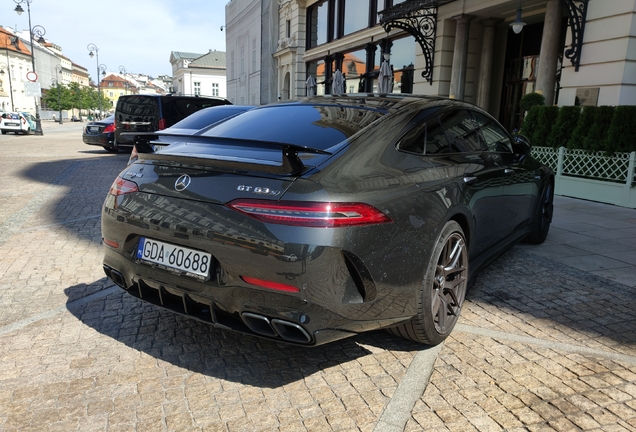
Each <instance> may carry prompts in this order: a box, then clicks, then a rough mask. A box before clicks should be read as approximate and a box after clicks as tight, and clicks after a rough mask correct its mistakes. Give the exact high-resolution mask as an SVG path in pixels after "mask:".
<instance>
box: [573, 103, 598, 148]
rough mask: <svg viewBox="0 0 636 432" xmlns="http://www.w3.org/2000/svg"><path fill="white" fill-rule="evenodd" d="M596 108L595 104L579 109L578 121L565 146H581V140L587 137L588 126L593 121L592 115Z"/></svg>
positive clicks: (590, 125)
mask: <svg viewBox="0 0 636 432" xmlns="http://www.w3.org/2000/svg"><path fill="white" fill-rule="evenodd" d="M597 109H598V107H596V106H584V107H583V111H581V115H580V116H579V122H578V124H577V125H576V128H574V131H573V132H572V137H571V138H570V140H569V141H568V145H567V147H568V148H569V149H582V148H583V141H585V137H587V134H588V133H589V131H590V127H592V123H594V115H595V114H596V110H597Z"/></svg>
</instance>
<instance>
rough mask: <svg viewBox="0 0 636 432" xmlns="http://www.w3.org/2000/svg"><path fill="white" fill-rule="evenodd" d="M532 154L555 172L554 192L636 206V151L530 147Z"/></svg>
mask: <svg viewBox="0 0 636 432" xmlns="http://www.w3.org/2000/svg"><path fill="white" fill-rule="evenodd" d="M532 156H533V157H534V158H535V159H537V160H538V161H540V162H541V163H543V164H544V165H547V166H549V167H550V168H552V169H553V170H554V172H555V173H556V178H555V180H556V182H555V191H554V192H555V193H556V194H557V195H564V196H569V197H574V198H582V199H587V200H590V201H598V202H603V203H608V204H615V205H619V206H622V207H630V208H636V177H635V173H634V166H635V164H636V152H631V153H615V154H614V155H613V156H606V155H605V152H593V151H587V150H578V149H577V150H568V149H566V148H565V147H560V148H559V149H558V150H555V149H553V148H550V147H533V148H532Z"/></svg>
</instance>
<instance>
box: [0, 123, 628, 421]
mask: <svg viewBox="0 0 636 432" xmlns="http://www.w3.org/2000/svg"><path fill="white" fill-rule="evenodd" d="M72 126H76V125H72ZM70 127H71V126H69V128H70ZM78 130H79V129H78ZM78 130H76V131H75V134H69V135H67V137H66V138H64V139H61V138H60V139H57V140H55V139H52V141H51V143H50V146H49V148H50V152H51V154H54V156H53V159H51V157H49V156H47V157H40V156H38V155H37V154H33V155H31V154H26V155H25V154H23V153H18V152H17V149H16V148H15V147H11V145H8V146H7V145H5V144H7V143H9V142H10V141H7V140H4V138H2V137H0V140H2V145H0V156H1V157H0V177H1V178H2V179H5V180H6V179H9V178H11V179H14V178H16V179H18V181H19V182H20V185H21V188H20V190H19V193H18V195H16V196H8V195H7V194H6V191H0V226H2V224H3V223H4V222H5V221H9V220H10V219H11V218H12V217H13V215H14V214H16V212H18V211H20V209H22V208H24V207H25V206H26V205H27V204H28V203H29V202H32V200H36V199H41V200H42V202H43V204H42V206H41V207H40V208H39V209H38V210H37V211H35V212H34V213H33V214H31V215H30V217H28V218H27V219H26V220H23V221H19V224H20V227H19V229H18V230H17V231H12V234H11V235H4V234H2V233H3V232H2V231H0V370H2V371H3V373H2V374H0V430H3V431H14V430H16V431H18V430H19V431H29V430H37V431H38V432H39V431H42V430H51V431H55V430H60V431H69V430H81V431H91V430H100V431H102V430H109V431H120V430H121V431H127V430H131V431H132V430H135V431H140V430H152V431H155V430H165V431H167V430H175V431H177V430H178V431H195V430H196V431H223V432H228V431H260V430H263V431H311V432H314V431H358V432H360V431H362V432H366V431H369V432H372V431H374V430H375V428H376V425H377V424H379V423H378V422H379V420H380V419H381V418H382V416H383V414H384V413H385V411H386V409H387V404H388V402H389V401H391V400H392V399H393V398H396V397H401V396H400V392H399V391H398V390H399V389H400V386H401V385H403V384H404V382H405V379H406V378H407V376H409V375H407V370H408V369H409V367H410V366H411V364H412V362H413V360H414V358H415V356H417V355H421V352H420V350H421V347H420V346H419V345H417V344H414V343H411V342H408V341H402V340H400V339H397V338H394V337H393V336H391V335H390V334H388V333H387V332H384V331H377V332H370V333H367V334H364V335H360V336H358V337H356V338H352V339H346V340H343V341H337V342H334V343H332V344H329V345H327V346H323V347H317V348H313V349H305V348H299V347H290V346H287V345H284V344H278V343H273V342H269V341H264V340H260V339H257V338H254V337H250V336H244V335H238V334H236V333H229V332H224V331H222V330H219V329H214V328H212V327H210V326H208V325H206V324H203V323H200V322H196V321H193V320H189V319H187V318H184V317H180V316H177V315H175V314H173V313H171V312H168V311H164V310H161V309H158V308H156V307H154V306H151V305H147V304H144V303H142V302H140V301H139V300H136V299H134V298H132V297H131V296H129V295H127V294H125V293H123V292H122V291H121V290H119V289H114V288H112V287H113V285H112V283H110V282H108V280H107V279H106V278H105V277H104V274H103V271H102V269H101V259H102V253H103V252H102V247H103V246H102V245H101V236H100V222H99V218H100V211H101V205H102V202H103V198H104V196H105V194H106V192H107V190H108V187H109V186H110V184H111V183H112V180H113V179H114V178H115V176H116V175H117V173H118V172H119V171H120V170H121V169H122V168H123V167H124V166H125V164H126V161H127V155H126V154H123V153H122V154H117V155H107V154H105V153H102V152H85V153H82V152H78V151H77V148H82V149H83V148H85V145H84V144H83V143H81V138H80V135H79V134H77V132H78ZM23 138H25V140H21V141H22V144H21V145H26V146H28V145H29V142H31V143H34V142H37V141H36V140H37V139H39V138H36V137H23ZM47 140H48V137H47ZM25 143H26V144H25ZM47 143H48V141H47ZM12 152H13V153H12ZM17 155H19V157H18V156H17ZM11 176H14V177H11ZM88 179H90V180H88ZM633 219H634V221H635V222H636V217H634V218H633ZM603 238H605V237H603ZM531 251H532V248H528V247H527V246H525V245H521V246H517V247H514V248H512V249H510V250H509V251H507V252H506V253H505V254H504V256H502V257H501V258H499V259H497V260H496V261H494V262H493V263H492V264H491V265H490V266H489V267H488V268H486V269H485V271H484V272H482V273H481V274H480V275H479V276H478V277H477V280H476V283H475V286H474V287H473V288H472V289H471V290H470V291H469V293H468V296H467V301H466V303H465V305H464V310H463V312H462V316H461V318H460V325H461V326H463V327H462V328H461V329H459V330H458V329H456V331H454V332H453V333H452V334H451V335H450V337H449V338H448V339H447V340H446V342H445V343H444V345H443V346H442V348H441V351H440V352H439V356H438V359H437V361H436V362H435V364H434V365H433V371H432V374H431V375H430V378H429V379H428V381H427V382H425V383H424V384H425V385H424V387H423V388H424V390H423V392H422V393H421V394H415V395H411V396H412V397H413V400H414V406H413V408H412V410H411V412H410V413H409V412H404V413H403V414H404V422H405V428H404V430H405V431H491V430H505V431H522V430H523V431H544V430H557V431H570V430H580V429H585V430H602V431H636V360H635V357H636V331H635V330H634V328H635V326H634V323H636V312H635V311H634V308H633V306H632V305H633V304H634V303H635V302H636V289H635V288H634V287H630V286H626V285H621V284H619V283H617V282H615V281H611V280H608V279H603V278H602V277H600V276H598V275H595V274H590V273H589V272H586V271H583V270H579V269H576V268H572V267H568V266H566V265H564V264H562V263H558V262H555V261H553V260H550V259H548V258H546V257H545V256H549V255H544V256H540V255H536V254H532V253H531ZM102 293H108V295H101V294H102ZM90 295H93V296H95V297H90V298H92V300H89V301H85V300H84V299H87V296H90ZM100 295H101V296H100ZM34 298H36V299H39V301H33V299H34ZM22 320H29V322H24V321H22ZM10 325H18V327H17V328H15V329H13V330H10V329H9V327H8V326H10ZM3 329H5V330H3ZM488 331H490V332H493V333H492V334H488V333H485V334H484V333H483V332H488ZM495 332H497V333H495ZM530 337H532V338H536V339H535V342H531V341H529V340H528V339H527V338H530ZM523 338H526V339H523ZM572 346H578V347H582V348H589V349H591V350H593V351H579V352H574V351H576V350H573V349H571V347H572ZM616 355H620V356H623V357H620V358H618V357H616ZM410 372H413V371H410ZM418 372H419V371H418ZM421 379H423V380H424V379H426V377H425V376H422V377H421ZM407 409H409V408H407Z"/></svg>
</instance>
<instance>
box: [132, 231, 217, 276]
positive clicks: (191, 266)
mask: <svg viewBox="0 0 636 432" xmlns="http://www.w3.org/2000/svg"><path fill="white" fill-rule="evenodd" d="M136 256H137V259H139V260H140V261H144V262H147V263H152V264H157V265H159V266H160V267H164V268H166V269H169V270H178V271H180V272H185V274H186V275H187V276H195V277H198V278H207V277H208V275H209V273H210V265H211V263H212V255H210V254H209V253H206V252H201V251H197V250H194V249H190V248H185V247H183V246H177V245H173V244H170V243H164V242H161V241H158V240H153V239H149V238H146V237H141V238H140V239H139V244H138V245H137V255H136Z"/></svg>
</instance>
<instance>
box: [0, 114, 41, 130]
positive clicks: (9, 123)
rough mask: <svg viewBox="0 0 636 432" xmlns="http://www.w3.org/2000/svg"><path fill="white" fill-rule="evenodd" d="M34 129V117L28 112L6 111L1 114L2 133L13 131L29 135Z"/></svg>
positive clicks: (0, 126)
mask: <svg viewBox="0 0 636 432" xmlns="http://www.w3.org/2000/svg"><path fill="white" fill-rule="evenodd" d="M33 130H35V118H34V117H33V116H32V115H31V114H29V113H21V112H6V113H3V114H2V121H1V122H0V131H1V132H2V134H3V135H5V134H7V133H9V132H13V133H15V134H16V135H17V134H25V135H30V134H31V131H33Z"/></svg>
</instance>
